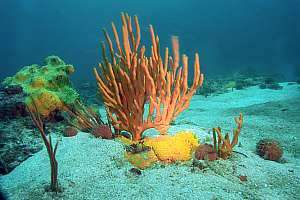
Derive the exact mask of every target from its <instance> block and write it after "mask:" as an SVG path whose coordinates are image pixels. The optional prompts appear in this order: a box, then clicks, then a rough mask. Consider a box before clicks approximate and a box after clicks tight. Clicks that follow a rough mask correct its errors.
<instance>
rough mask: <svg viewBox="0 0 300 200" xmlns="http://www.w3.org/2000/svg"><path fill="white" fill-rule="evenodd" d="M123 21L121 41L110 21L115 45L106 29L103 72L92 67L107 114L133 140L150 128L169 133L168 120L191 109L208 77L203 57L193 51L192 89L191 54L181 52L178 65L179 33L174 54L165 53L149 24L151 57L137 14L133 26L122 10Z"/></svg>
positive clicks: (174, 45)
mask: <svg viewBox="0 0 300 200" xmlns="http://www.w3.org/2000/svg"><path fill="white" fill-rule="evenodd" d="M121 21H122V29H121V30H122V43H121V42H120V39H119V35H118V31H117V28H116V26H115V25H114V23H112V30H113V34H114V39H115V44H112V41H111V39H110V37H109V35H108V33H107V32H106V31H105V30H104V36H105V39H106V41H107V43H108V47H109V52H110V59H109V58H108V57H107V56H106V53H105V46H104V44H103V45H102V55H103V62H101V63H100V64H99V72H98V71H97V69H96V68H94V74H95V77H96V80H97V84H98V88H99V91H100V93H101V94H102V97H103V100H104V104H105V106H106V107H107V112H108V116H109V117H110V120H111V122H112V125H113V126H114V128H115V129H116V130H120V131H123V130H124V131H127V132H130V133H131V134H132V135H133V140H140V139H141V138H142V133H143V132H144V131H145V130H146V129H149V128H156V129H157V130H158V131H160V133H161V134H166V133H167V130H168V128H169V124H170V122H171V121H172V120H174V119H175V118H176V116H178V115H179V114H180V113H181V112H182V111H183V110H185V109H187V108H188V106H189V102H190V100H191V98H192V96H193V94H194V93H195V92H196V90H197V88H198V87H200V86H201V85H202V82H203V79H204V77H203V74H202V73H201V71H200V63H199V56H198V54H196V55H195V61H194V81H193V84H192V86H191V87H190V88H188V57H187V56H185V55H183V56H182V66H180V59H179V58H180V54H179V42H178V38H177V37H172V46H173V56H169V50H168V48H166V49H165V53H164V56H165V57H164V58H162V57H161V54H160V49H159V47H160V45H159V37H158V36H157V35H156V34H155V31H154V29H153V27H152V26H151V25H150V27H149V28H150V36H151V42H152V46H151V56H149V57H147V56H146V55H145V51H146V48H145V46H142V47H140V39H141V36H140V35H141V34H140V26H139V22H138V18H137V16H134V27H133V25H132V21H131V17H130V16H128V14H123V13H122V15H121ZM114 46H116V47H117V50H118V53H117V54H116V53H115V50H114V49H113V48H114ZM109 60H110V62H109ZM147 109H148V112H147Z"/></svg>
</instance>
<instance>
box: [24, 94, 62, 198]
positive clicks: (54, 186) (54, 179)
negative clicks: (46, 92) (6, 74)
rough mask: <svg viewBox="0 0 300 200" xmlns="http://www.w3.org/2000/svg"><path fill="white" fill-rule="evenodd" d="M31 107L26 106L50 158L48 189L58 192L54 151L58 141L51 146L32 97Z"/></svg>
mask: <svg viewBox="0 0 300 200" xmlns="http://www.w3.org/2000/svg"><path fill="white" fill-rule="evenodd" d="M32 105H33V106H32V107H27V110H28V112H29V114H30V117H31V119H32V121H33V123H34V125H35V126H36V127H37V128H38V130H39V132H40V134H41V136H42V139H43V141H44V144H45V146H46V148H47V152H48V156H49V159H50V166H51V184H50V190H51V191H52V192H58V191H59V187H58V178H57V175H58V162H57V160H56V151H57V147H58V141H57V142H56V144H55V146H54V147H53V143H52V139H51V134H49V137H48V138H47V136H46V131H45V126H44V124H43V121H42V119H41V116H40V114H39V112H38V109H37V105H36V104H35V101H34V99H32Z"/></svg>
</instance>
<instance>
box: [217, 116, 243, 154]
mask: <svg viewBox="0 0 300 200" xmlns="http://www.w3.org/2000/svg"><path fill="white" fill-rule="evenodd" d="M234 120H235V123H236V124H237V128H236V129H234V130H233V139H232V141H231V142H230V138H229V134H228V133H226V135H225V137H223V135H222V132H221V128H220V127H217V128H213V138H214V139H213V143H214V144H213V148H214V151H215V152H217V154H218V157H220V158H223V159H227V158H228V157H229V156H230V155H231V154H232V151H233V147H234V146H235V145H236V144H237V143H238V137H239V135H240V132H241V129H242V126H243V115H242V113H240V116H239V117H236V118H234Z"/></svg>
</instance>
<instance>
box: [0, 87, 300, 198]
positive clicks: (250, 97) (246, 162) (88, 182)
mask: <svg viewBox="0 0 300 200" xmlns="http://www.w3.org/2000/svg"><path fill="white" fill-rule="evenodd" d="M283 86H284V88H283V90H261V89H258V88H257V87H252V88H249V89H246V90H241V91H233V92H230V93H226V94H222V95H219V96H213V97H208V98H204V97H202V96H195V97H194V98H193V101H192V102H191V107H190V109H189V110H187V111H185V112H184V113H182V114H181V115H180V116H179V117H178V118H177V120H176V122H175V124H176V125H174V126H172V127H171V128H170V132H171V133H175V132H177V131H178V130H186V129H190V130H194V131H195V132H196V133H197V134H198V135H199V136H200V137H201V138H203V137H205V135H206V134H207V130H209V129H210V128H212V127H213V126H221V127H224V130H231V129H232V128H233V127H234V121H233V117H234V116H237V115H238V114H239V112H240V111H241V112H243V113H244V115H245V124H244V127H243V130H242V134H241V136H240V142H241V144H240V147H236V148H235V150H236V151H239V152H243V153H245V154H246V155H247V156H248V157H244V156H242V155H240V154H234V155H233V156H232V158H230V159H228V160H225V161H224V160H218V161H214V162H209V163H208V167H207V168H206V169H205V170H198V169H196V170H194V171H193V170H192V167H191V163H185V164H173V165H169V166H166V167H164V168H163V167H161V166H160V165H157V166H155V167H153V168H151V169H147V170H144V171H142V175H140V176H134V175H132V174H130V173H129V172H128V170H129V169H130V168H131V167H132V166H131V165H130V164H129V163H128V162H127V161H126V160H124V158H123V153H124V149H123V146H122V145H121V144H120V143H118V142H115V141H109V140H101V139H95V138H93V137H91V136H89V135H88V134H86V133H80V134H79V135H78V136H76V137H73V138H63V139H62V141H61V142H60V145H59V148H58V152H57V160H58V162H59V182H60V185H61V186H62V187H63V188H64V191H63V193H60V194H58V195H55V194H51V193H46V192H45V190H44V187H45V186H46V185H48V184H49V180H50V177H49V176H50V172H49V170H50V169H49V160H48V156H47V153H46V149H45V148H44V149H43V150H42V151H40V152H39V153H37V154H35V155H34V156H33V157H31V158H29V159H27V160H26V161H25V162H23V163H22V164H21V165H20V166H18V167H17V168H16V169H15V170H14V171H12V172H11V173H10V174H8V175H6V176H2V177H0V183H1V187H2V190H4V191H5V192H6V193H7V194H8V197H9V199H11V200H21V199H72V200H77V199H151V200H153V199H300V196H299V190H300V168H299V152H297V151H296V150H297V149H298V151H299V141H297V140H298V139H299V138H298V137H299V131H300V127H299V124H300V120H299V117H300V113H295V112H296V111H299V109H298V110H297V109H296V107H295V105H298V104H297V103H299V99H300V88H299V85H287V84H283ZM282 109H288V110H282ZM297 116H298V117H297ZM150 132H151V131H150ZM297 134H298V135H297ZM264 137H272V138H276V139H278V140H279V141H281V142H283V144H282V145H283V147H284V149H285V154H284V160H285V161H286V162H284V163H277V162H273V161H267V160H263V159H261V158H260V157H259V156H257V155H255V153H254V150H255V144H256V142H257V141H258V140H259V139H260V138H264ZM240 175H246V176H247V177H248V181H246V182H241V181H240V180H239V176H240ZM297 195H298V196H297Z"/></svg>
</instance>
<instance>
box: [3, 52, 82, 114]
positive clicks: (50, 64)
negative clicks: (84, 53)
mask: <svg viewBox="0 0 300 200" xmlns="http://www.w3.org/2000/svg"><path fill="white" fill-rule="evenodd" d="M73 72H74V67H73V66H72V65H69V64H65V62H64V61H63V60H62V59H60V58H59V57H58V56H48V57H47V58H45V65H44V66H38V65H30V66H25V67H23V68H22V69H21V70H20V71H19V72H17V73H16V75H15V76H13V77H8V78H6V79H5V80H4V85H6V86H16V85H17V86H20V87H21V88H22V89H23V91H24V93H25V94H27V95H28V96H31V97H32V98H33V99H34V100H35V102H36V104H38V105H37V111H38V113H39V114H40V116H41V117H42V118H50V114H51V113H52V112H54V111H61V110H62V109H63V108H64V105H72V104H73V103H74V102H75V101H76V100H77V99H78V98H79V95H78V93H77V92H76V91H75V90H74V89H73V88H72V86H71V82H70V80H69V75H70V74H72V73H73ZM25 103H26V104H27V105H29V106H31V107H32V106H33V105H31V99H30V98H27V99H26V100H25Z"/></svg>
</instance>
